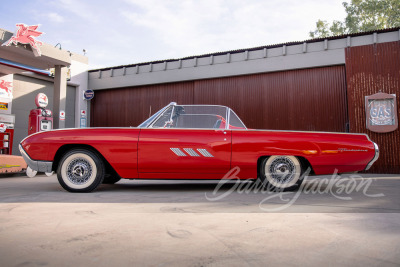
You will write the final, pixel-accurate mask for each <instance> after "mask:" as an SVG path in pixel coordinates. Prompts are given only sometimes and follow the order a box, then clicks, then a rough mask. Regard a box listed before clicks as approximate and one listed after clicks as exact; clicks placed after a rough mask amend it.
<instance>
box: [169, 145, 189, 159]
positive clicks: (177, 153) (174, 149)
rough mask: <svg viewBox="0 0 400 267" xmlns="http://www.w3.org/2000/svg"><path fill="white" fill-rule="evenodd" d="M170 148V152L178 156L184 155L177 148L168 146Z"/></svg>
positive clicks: (184, 155)
mask: <svg viewBox="0 0 400 267" xmlns="http://www.w3.org/2000/svg"><path fill="white" fill-rule="evenodd" d="M170 149H171V150H172V152H174V153H175V155H177V156H179V157H186V154H185V153H183V152H182V151H181V150H180V149H179V148H176V147H173V148H170Z"/></svg>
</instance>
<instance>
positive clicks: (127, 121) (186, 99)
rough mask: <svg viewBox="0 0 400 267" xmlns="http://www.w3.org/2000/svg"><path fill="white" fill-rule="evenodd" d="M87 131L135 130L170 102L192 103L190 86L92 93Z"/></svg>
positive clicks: (191, 87) (178, 85) (191, 88)
mask: <svg viewBox="0 0 400 267" xmlns="http://www.w3.org/2000/svg"><path fill="white" fill-rule="evenodd" d="M91 101H92V103H91V113H90V115H91V117H90V125H91V127H129V126H137V125H139V124H140V123H141V122H143V121H144V120H145V119H147V118H148V117H149V115H150V114H154V113H155V112H156V111H158V110H159V109H160V108H162V107H164V106H166V105H167V104H168V103H170V102H172V101H177V102H178V103H188V104H191V103H193V82H182V83H172V84H160V85H151V86H140V87H132V88H121V89H112V90H101V91H96V94H95V97H94V98H93V100H91Z"/></svg>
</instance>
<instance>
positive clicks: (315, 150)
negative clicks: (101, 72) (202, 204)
mask: <svg viewBox="0 0 400 267" xmlns="http://www.w3.org/2000/svg"><path fill="white" fill-rule="evenodd" d="M19 149H20V151H21V154H22V156H23V157H24V159H25V161H26V163H27V164H28V165H29V167H30V168H32V169H33V170H36V171H41V172H52V171H55V172H57V177H58V180H59V182H60V184H61V186H62V187H63V188H64V189H66V190H68V191H70V192H90V191H93V190H94V189H96V188H97V187H98V186H99V185H100V184H101V183H115V182H117V181H119V180H120V179H121V178H128V179H222V178H223V177H224V176H225V175H226V174H227V173H228V172H229V171H230V170H231V169H233V168H235V167H239V168H240V171H239V172H238V173H237V174H236V177H238V178H239V179H254V180H255V179H260V180H261V181H262V182H263V183H264V184H265V185H269V186H270V187H271V188H273V189H279V190H291V189H296V188H298V187H299V185H300V184H301V182H302V181H303V175H302V174H303V173H304V172H305V171H306V170H307V169H309V170H311V174H315V175H321V174H331V173H334V172H335V171H336V172H338V173H344V172H356V171H362V170H368V169H369V168H370V167H371V165H372V164H373V163H374V162H375V161H376V160H377V159H378V155H379V152H378V146H377V145H376V144H375V143H374V142H372V141H371V140H370V139H369V138H368V136H367V135H365V134H348V133H323V132H299V131H271V130H252V129H247V128H246V126H245V125H244V124H243V122H242V121H241V120H240V119H239V117H238V116H237V115H236V114H235V112H233V110H231V109H230V108H228V107H224V106H217V105H177V104H176V103H174V102H173V103H170V104H169V105H168V106H166V107H164V108H162V109H161V110H159V111H158V112H157V113H155V114H154V115H152V116H151V117H150V118H149V119H147V120H146V121H144V122H143V123H142V124H140V125H139V126H138V127H131V128H127V127H126V128H81V129H60V130H53V131H49V132H40V133H36V134H32V135H30V136H28V137H27V138H25V139H24V140H22V142H21V144H20V146H19Z"/></svg>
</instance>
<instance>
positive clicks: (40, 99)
mask: <svg viewBox="0 0 400 267" xmlns="http://www.w3.org/2000/svg"><path fill="white" fill-rule="evenodd" d="M35 103H36V106H37V107H38V108H45V107H47V105H48V104H49V99H48V98H47V95H45V94H43V93H39V94H38V95H37V96H36V98H35Z"/></svg>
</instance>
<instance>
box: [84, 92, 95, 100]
mask: <svg viewBox="0 0 400 267" xmlns="http://www.w3.org/2000/svg"><path fill="white" fill-rule="evenodd" d="M93 97H94V91H93V90H86V91H85V92H84V93H83V98H84V99H85V100H91V99H93Z"/></svg>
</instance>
